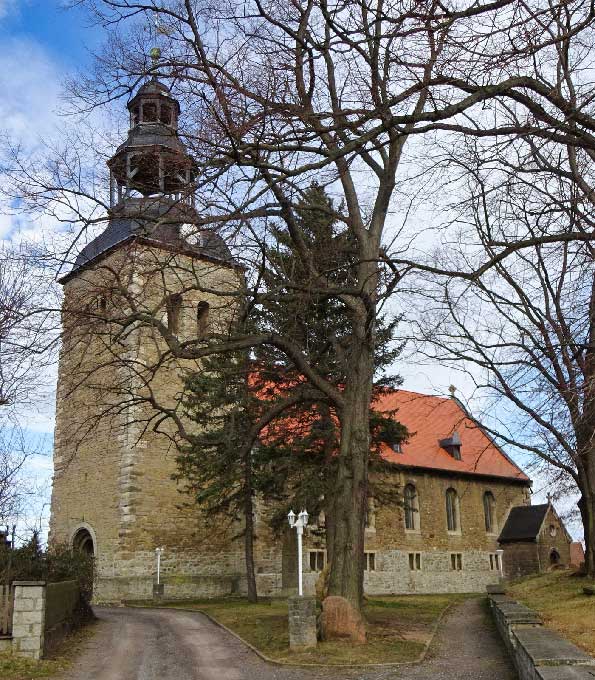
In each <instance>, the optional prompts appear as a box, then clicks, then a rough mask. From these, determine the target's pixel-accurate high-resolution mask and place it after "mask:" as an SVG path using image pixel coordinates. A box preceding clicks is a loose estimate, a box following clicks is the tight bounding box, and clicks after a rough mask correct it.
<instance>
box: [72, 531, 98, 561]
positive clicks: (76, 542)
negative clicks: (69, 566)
mask: <svg viewBox="0 0 595 680" xmlns="http://www.w3.org/2000/svg"><path fill="white" fill-rule="evenodd" d="M72 547H73V549H74V550H77V551H78V552H82V553H84V554H85V555H89V557H95V543H94V541H93V536H92V535H91V532H90V531H89V530H88V529H85V528H84V527H82V528H81V529H78V530H77V531H76V532H75V534H74V536H73V537H72Z"/></svg>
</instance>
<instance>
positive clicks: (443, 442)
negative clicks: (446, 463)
mask: <svg viewBox="0 0 595 680" xmlns="http://www.w3.org/2000/svg"><path fill="white" fill-rule="evenodd" d="M439 444H440V446H441V448H443V449H444V450H445V451H447V452H448V454H449V455H451V456H452V457H453V458H454V459H455V460H461V438H460V437H459V434H458V432H453V433H452V436H451V437H448V438H447V439H440V441H439Z"/></svg>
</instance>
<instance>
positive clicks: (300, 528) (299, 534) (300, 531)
mask: <svg viewBox="0 0 595 680" xmlns="http://www.w3.org/2000/svg"><path fill="white" fill-rule="evenodd" d="M298 522H299V523H298V525H297V542H298V595H299V596H300V597H302V595H303V594H304V588H303V582H302V534H303V533H304V527H303V526H302V523H301V522H300V521H299V520H298Z"/></svg>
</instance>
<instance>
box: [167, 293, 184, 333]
mask: <svg viewBox="0 0 595 680" xmlns="http://www.w3.org/2000/svg"><path fill="white" fill-rule="evenodd" d="M166 306H167V327H168V329H169V330H170V331H171V332H172V333H177V332H178V331H179V330H180V315H181V313H182V296H181V295H180V294H179V293H174V294H173V295H168V296H167V300H166Z"/></svg>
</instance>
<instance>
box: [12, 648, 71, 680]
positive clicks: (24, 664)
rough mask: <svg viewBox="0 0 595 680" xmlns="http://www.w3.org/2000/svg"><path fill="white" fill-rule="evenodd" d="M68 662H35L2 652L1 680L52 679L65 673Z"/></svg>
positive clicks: (54, 660)
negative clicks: (62, 672) (60, 673)
mask: <svg viewBox="0 0 595 680" xmlns="http://www.w3.org/2000/svg"><path fill="white" fill-rule="evenodd" d="M67 665H68V662H67V661H65V660H63V659H52V660H49V661H46V660H43V661H33V660H32V659H23V658H21V657H19V656H14V655H13V654H11V653H10V652H0V678H2V680H34V679H36V678H50V677H53V676H54V675H56V674H57V673H59V672H61V671H63V670H64V669H65V668H66V667H67Z"/></svg>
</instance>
